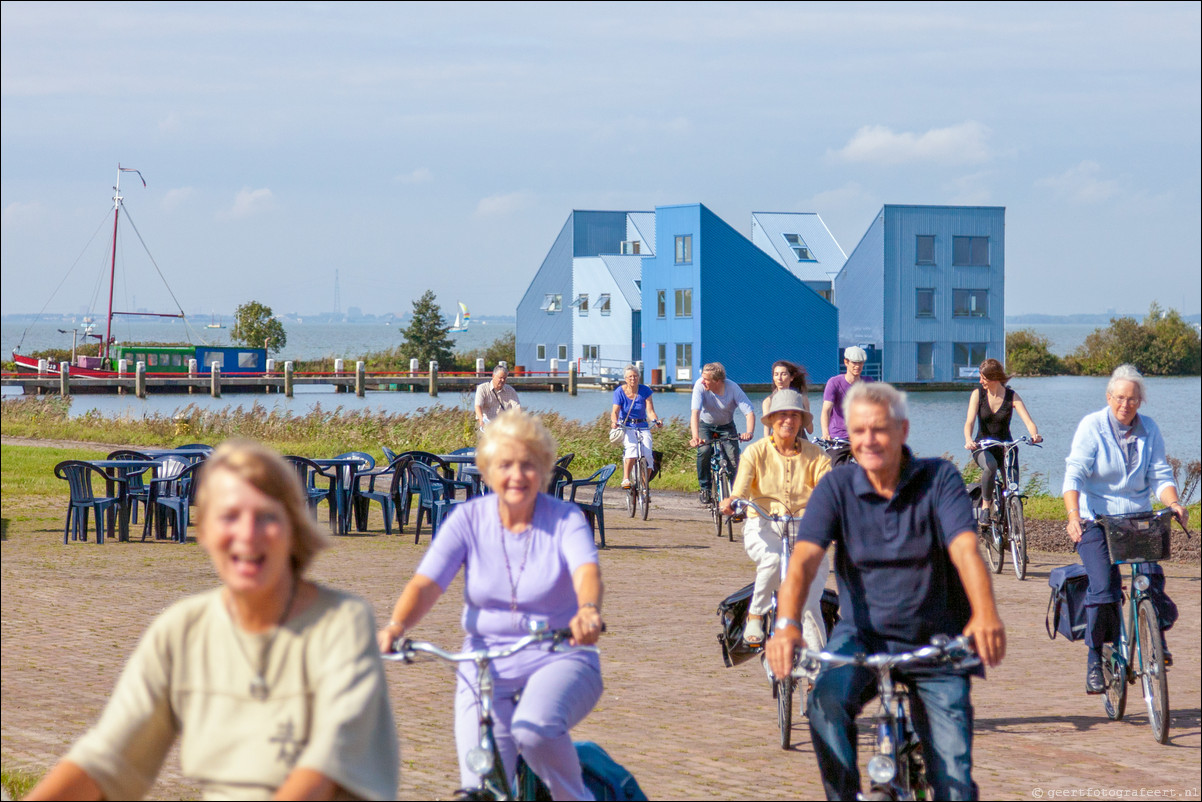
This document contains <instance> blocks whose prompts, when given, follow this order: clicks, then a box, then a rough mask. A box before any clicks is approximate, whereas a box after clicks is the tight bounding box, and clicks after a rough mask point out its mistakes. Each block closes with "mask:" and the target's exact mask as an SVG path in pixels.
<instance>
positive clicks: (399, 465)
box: [359, 456, 413, 535]
mask: <svg viewBox="0 0 1202 802" xmlns="http://www.w3.org/2000/svg"><path fill="white" fill-rule="evenodd" d="M412 461H413V457H408V456H401V457H396V458H394V459H393V460H392V461H391V462H389V463H388V467H387V468H385V469H384V470H383V471H381V472H380V473H373V474H372V475H371V476H370V477H369V478H370V480H371V481H370V482H368V485H367V489H366V490H360V491H359V497H360V498H361V499H363V500H364V502H365V503H366V504H367V505H368V506H369V507H370V505H371V502H373V501H375V502H377V503H378V504H379V505H380V511H381V512H382V513H383V514H384V534H386V535H391V534H392V519H393V518H394V517H395V518H396V522H397V528H398V529H399V530H400V531H404V526H403V524H402V522H401V512H400V511H401V504H402V501H403V498H402V496H403V495H404V492H403V490H402V488H403V487H404V486H405V485H406V482H405V476H406V473H407V472H408V467H409V463H410V462H412ZM385 479H386V480H387V481H388V489H387V490H378V489H377V488H376V483H377V482H381V480H385Z"/></svg>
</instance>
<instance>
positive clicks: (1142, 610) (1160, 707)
mask: <svg viewBox="0 0 1202 802" xmlns="http://www.w3.org/2000/svg"><path fill="white" fill-rule="evenodd" d="M1138 616H1139V640H1138V641H1137V643H1136V645H1137V647H1138V650H1139V673H1140V678H1141V679H1142V680H1143V685H1144V700H1145V701H1146V702H1147V703H1148V724H1150V725H1151V727H1152V733H1153V734H1154V735H1155V736H1156V740H1157V741H1158V742H1160V743H1162V744H1163V743H1168V740H1169V675H1168V672H1167V671H1165V666H1164V636H1163V635H1162V634H1161V632H1160V618H1159V617H1158V616H1157V615H1156V608H1155V607H1154V606H1153V605H1152V600H1151V599H1142V600H1141V601H1140V603H1139V611H1138Z"/></svg>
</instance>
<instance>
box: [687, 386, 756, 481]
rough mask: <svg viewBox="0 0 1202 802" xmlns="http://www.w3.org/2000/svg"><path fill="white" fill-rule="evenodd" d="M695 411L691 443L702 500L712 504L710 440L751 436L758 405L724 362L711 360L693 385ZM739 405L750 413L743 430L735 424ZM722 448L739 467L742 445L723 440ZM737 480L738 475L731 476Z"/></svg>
mask: <svg viewBox="0 0 1202 802" xmlns="http://www.w3.org/2000/svg"><path fill="white" fill-rule="evenodd" d="M690 407H691V409H692V415H691V416H690V420H689V428H690V430H691V431H692V434H693V439H692V440H690V441H689V445H690V446H692V447H694V448H697V446H701V447H700V448H697V483H698V484H699V485H701V503H702V504H709V503H710V502H711V501H712V500H713V490H712V488H713V477H712V476H711V475H710V455H711V454H712V452H713V448H714V447H713V446H712V445H709V444H708V443H709V441H710V440H711V439H713V438H716V437H722V436H727V437H736V436H737V437H738V438H739V439H740V440H744V441H746V440H750V439H751V434H752V432H754V431H755V407H753V406H751V401H749V400H748V399H747V394H746V393H744V392H743V390H742V388H740V387H739V385H737V384H735V383H734V382H732V381H729V380H728V379H727V378H726V368H724V367H723V366H722V363H721V362H710V363H708V364H707V365H706V366H705V367H703V368H702V369H701V378H700V379H698V380H697V383H696V384H694V385H693V399H692V403H691V404H690ZM736 407H737V408H738V409H739V411H741V412H742V413H743V414H744V416H746V421H747V430H746V431H745V432H743V434H739V430H738V428H737V427H736V426H735V421H734V417H735V409H736ZM721 446H722V450H723V451H724V452H726V458H727V459H728V460H730V464H731V469H732V470H733V471H736V472H737V471H738V469H739V447H738V445H737V444H735V443H732V442H731V441H729V440H725V441H722V443H721ZM731 480H732V481H733V480H734V476H733V475H732V476H731Z"/></svg>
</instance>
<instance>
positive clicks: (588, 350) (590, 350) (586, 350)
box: [580, 345, 601, 359]
mask: <svg viewBox="0 0 1202 802" xmlns="http://www.w3.org/2000/svg"><path fill="white" fill-rule="evenodd" d="M599 353H601V347H600V346H597V345H586V346H583V347H582V349H581V354H580V355H581V356H582V357H584V358H585V359H597V358H598V356H597V354H599Z"/></svg>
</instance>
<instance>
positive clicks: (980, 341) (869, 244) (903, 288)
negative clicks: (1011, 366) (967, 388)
mask: <svg viewBox="0 0 1202 802" xmlns="http://www.w3.org/2000/svg"><path fill="white" fill-rule="evenodd" d="M1005 265H1006V210H1005V208H1004V207H1000V206H898V205H886V206H884V207H883V208H882V209H881V211H880V213H879V214H878V215H877V217H876V219H875V220H873V222H872V224H871V225H870V226H869V227H868V231H867V232H865V234H864V236H863V238H862V239H861V240H860V243H859V244H858V245H857V246H856V248H855V250H853V251H852V253H851V256H849V257H848V258H847V262H846V263H845V264H844V265H843V269H842V270H841V271H839V274H838V275H837V276H836V277H835V282H834V290H835V303H836V304H837V305H838V307H839V311H840V317H839V347H840V349H843V348H846V347H847V346H850V345H859V346H861V347H864V348H867V349H869V354H870V357H874V356H879V358H880V360H881V374H882V376H881V377H882V378H884V379H885V380H886V381H891V382H930V381H935V382H946V381H953V380H959V379H964V380H970V379H973V378H975V375H976V373H975V370H976V367H977V366H978V365H979V364H980V363H981V362H982V361H983V360H984V359H986V358H987V357H994V358H996V359H999V360H1002V361H1005V355H1006V330H1005V302H1004V290H1005Z"/></svg>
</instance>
